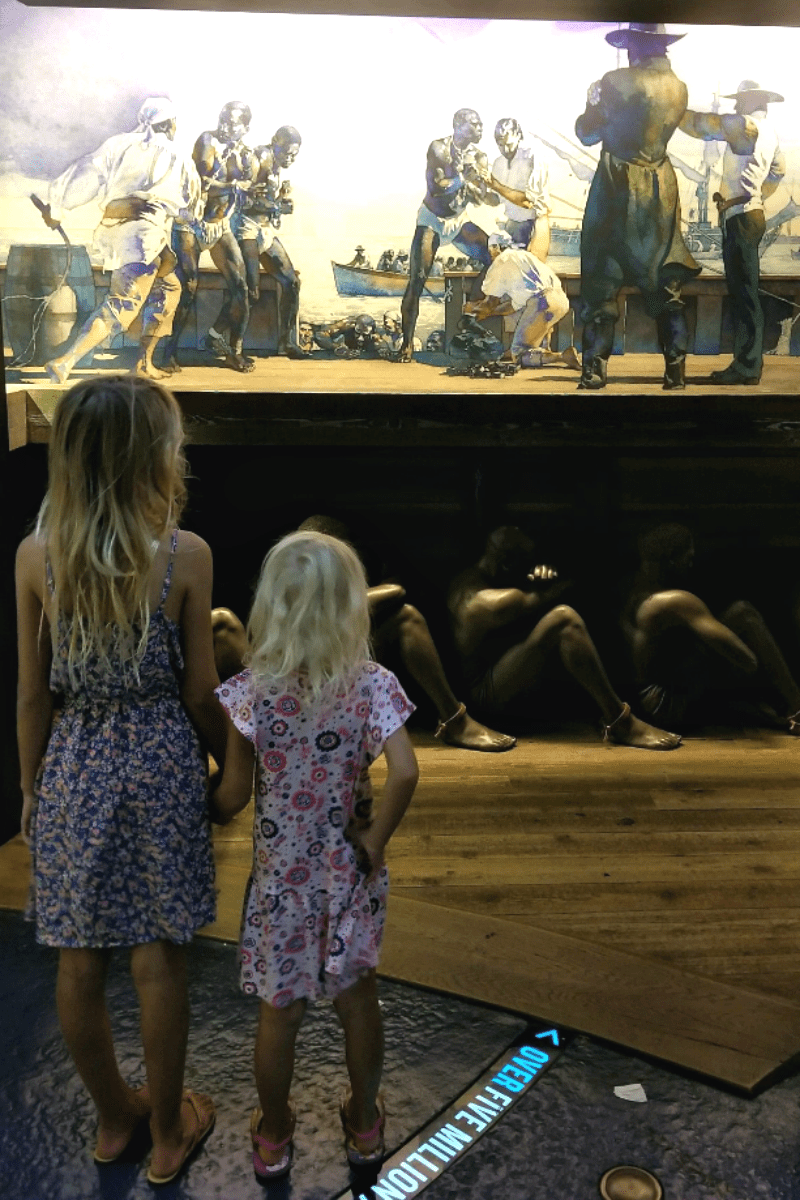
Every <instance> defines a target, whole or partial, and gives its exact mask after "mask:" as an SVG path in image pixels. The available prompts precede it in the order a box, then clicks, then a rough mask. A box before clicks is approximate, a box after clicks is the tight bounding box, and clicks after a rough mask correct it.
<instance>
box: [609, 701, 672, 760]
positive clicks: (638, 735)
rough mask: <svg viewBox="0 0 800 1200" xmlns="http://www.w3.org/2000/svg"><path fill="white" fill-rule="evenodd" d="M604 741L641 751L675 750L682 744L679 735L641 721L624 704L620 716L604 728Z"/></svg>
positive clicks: (628, 706) (627, 705)
mask: <svg viewBox="0 0 800 1200" xmlns="http://www.w3.org/2000/svg"><path fill="white" fill-rule="evenodd" d="M603 739H604V741H607V742H613V743H614V744H615V745H617V746H637V747H638V748H639V749H640V750H675V749H677V747H678V746H680V744H681V735H680V734H679V733H667V732H666V731H665V730H663V729H656V727H655V726H654V725H648V724H647V722H646V721H640V720H639V718H638V717H635V716H634V715H633V713H632V712H631V706H630V705H629V704H623V706H622V712H621V713H620V714H619V716H618V717H616V718H615V719H614V720H613V721H612V722H611V723H610V724H609V725H605V726H604V732H603Z"/></svg>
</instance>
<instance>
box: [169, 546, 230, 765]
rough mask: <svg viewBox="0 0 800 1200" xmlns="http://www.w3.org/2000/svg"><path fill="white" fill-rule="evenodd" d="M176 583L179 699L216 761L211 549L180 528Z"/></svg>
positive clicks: (220, 726) (219, 739) (222, 720)
mask: <svg viewBox="0 0 800 1200" xmlns="http://www.w3.org/2000/svg"><path fill="white" fill-rule="evenodd" d="M175 570H176V576H177V578H176V580H175V582H176V584H179V586H180V587H181V591H182V602H181V611H180V626H181V634H182V638H183V654H184V675H183V683H182V686H181V700H182V701H183V704H184V707H185V708H186V711H187V712H188V713H189V716H190V717H191V718H192V720H193V721H194V723H195V725H196V726H197V728H198V729H199V731H200V733H201V734H202V735H203V736H204V737H205V738H206V739H207V740H208V743H209V745H210V747H211V753H212V754H213V755H214V758H215V759H216V760H217V762H218V763H220V764H222V763H223V762H224V761H225V746H226V716H225V710H224V708H223V707H222V705H221V704H220V702H219V700H218V699H217V697H216V696H215V695H214V688H215V687H217V686H218V685H219V677H218V675H217V668H216V666H215V665H214V638H213V634H212V630H211V588H212V583H213V565H212V559H211V551H210V549H209V547H208V546H207V545H206V543H205V542H204V541H203V540H202V538H199V537H197V536H196V535H195V534H193V533H188V532H186V531H181V533H180V535H179V542H178V553H177V555H176V558H175Z"/></svg>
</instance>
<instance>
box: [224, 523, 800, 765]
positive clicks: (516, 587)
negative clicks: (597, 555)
mask: <svg viewBox="0 0 800 1200" xmlns="http://www.w3.org/2000/svg"><path fill="white" fill-rule="evenodd" d="M300 529H301V530H316V531H317V532H321V533H326V534H328V535H329V536H331V537H337V538H341V539H343V540H345V541H349V542H350V543H351V544H352V545H354V546H355V548H356V549H357V551H358V553H359V554H360V555H361V557H362V560H363V561H364V563H365V568H366V570H367V575H368V577H370V588H369V605H370V613H371V618H372V631H371V644H372V647H373V654H374V656H375V658H376V659H377V660H378V661H379V662H381V663H384V665H388V666H389V667H390V668H391V669H392V670H398V671H399V672H400V674H401V676H402V675H403V673H404V672H405V674H406V676H410V677H411V679H412V681H413V682H414V683H416V685H417V686H418V687H419V688H421V689H422V691H423V692H424V693H425V694H426V695H427V696H428V698H429V700H430V701H431V702H432V704H433V706H434V707H435V709H436V712H437V715H438V725H437V729H436V736H437V737H439V738H441V739H443V740H444V741H445V742H446V743H448V744H449V745H453V746H458V747H462V748H464V749H469V750H478V751H485V752H497V751H504V750H510V749H512V748H513V746H514V745H515V744H516V738H515V737H514V736H513V735H511V734H507V733H500V732H497V731H496V730H495V729H494V728H493V727H492V726H494V725H501V726H502V725H503V724H505V723H506V722H508V723H510V724H512V725H515V724H518V722H519V718H520V716H521V715H522V714H523V713H524V711H525V709H526V706H527V704H528V702H529V701H530V699H531V697H533V698H534V701H535V700H536V699H537V698H538V700H539V701H540V703H541V704H542V705H543V707H544V711H545V713H546V714H548V715H549V714H550V712H551V707H552V703H551V692H552V689H553V688H555V687H557V686H558V679H559V676H561V677H562V678H566V677H569V678H571V679H572V680H573V681H574V683H576V684H577V685H578V686H579V687H580V688H581V689H583V691H584V692H585V693H586V694H587V695H588V696H589V697H590V698H591V700H592V701H593V702H594V704H595V706H596V708H597V711H598V714H599V716H600V719H601V722H602V728H603V736H604V738H605V740H607V741H609V742H611V743H615V744H619V745H627V746H635V747H639V748H641V749H646V750H674V749H675V748H677V747H678V746H679V745H680V743H681V734H682V733H683V732H686V731H687V729H688V728H691V727H693V726H696V725H698V724H706V723H708V722H709V721H711V722H712V723H713V724H719V723H720V722H721V721H722V720H724V719H725V715H726V711H727V712H728V713H729V715H730V716H731V717H734V714H735V715H736V716H735V719H738V720H739V721H740V722H741V720H742V710H745V711H746V712H747V713H748V714H749V716H748V717H747V718H746V719H747V720H748V721H749V722H750V723H766V724H768V725H769V726H771V727H772V728H774V729H776V730H779V731H783V732H785V733H787V734H789V735H793V736H798V735H800V686H798V684H797V683H796V682H795V679H794V677H793V675H792V672H791V669H790V667H789V666H788V664H787V662H786V660H785V658H784V656H783V653H782V651H781V649H780V648H779V646H778V643H777V641H776V639H775V637H774V636H773V634H772V632H771V630H770V629H769V627H768V625H767V623H766V621H765V620H764V618H763V617H762V615H761V614H760V612H759V611H758V610H757V609H756V608H755V607H754V606H753V605H752V604H751V603H749V602H748V601H745V600H739V601H736V602H735V603H727V604H725V605H724V606H723V607H722V608H721V609H720V610H719V611H713V610H712V608H711V607H710V606H709V605H708V604H707V603H705V601H704V600H703V599H701V597H700V596H699V595H697V594H696V593H695V592H692V591H690V590H689V586H690V584H691V575H692V568H693V564H694V553H695V551H694V539H693V535H692V533H691V531H690V530H689V529H687V528H686V527H685V526H682V525H676V524H665V525H659V526H657V527H656V528H654V529H652V530H650V531H648V532H647V533H646V534H644V535H643V536H642V537H641V538H640V539H639V557H640V563H639V569H638V572H637V574H636V576H635V578H634V579H633V581H632V583H631V585H630V587H629V589H628V594H627V597H626V599H625V600H624V601H623V602H622V607H621V612H620V621H621V627H622V631H623V634H624V638H625V641H626V643H627V647H628V651H629V657H630V663H631V667H632V671H631V674H632V675H633V677H634V679H635V686H636V689H637V693H638V694H637V700H636V708H637V710H638V712H639V713H640V714H641V715H640V716H638V715H637V714H636V713H634V712H633V711H632V709H631V706H630V705H629V704H628V703H626V702H624V701H623V700H622V699H621V698H620V696H619V695H618V694H617V692H616V691H615V690H614V687H613V685H612V684H611V682H610V680H609V677H608V675H607V673H606V669H605V666H604V665H603V662H602V659H601V656H600V654H599V652H598V650H597V648H596V647H595V645H594V642H593V641H592V638H591V636H590V634H589V631H588V629H587V627H586V624H585V622H584V620H583V619H582V617H581V616H580V615H579V613H578V612H577V611H576V610H575V609H574V608H573V607H572V606H571V605H570V604H568V603H565V598H568V595H569V593H570V591H571V590H572V589H573V587H574V584H573V582H572V581H571V580H568V579H565V578H563V577H561V576H560V575H559V572H558V570H557V569H556V568H554V567H553V566H551V565H547V564H543V563H540V562H538V561H537V557H538V556H537V552H536V546H535V543H534V541H533V539H532V538H531V537H530V536H529V535H528V534H527V533H526V532H525V531H523V530H522V529H520V528H518V527H517V526H511V525H505V526H500V527H498V528H497V529H495V530H493V531H492V532H491V533H490V534H489V536H488V538H487V540H486V544H485V547H484V550H483V553H482V554H481V556H480V558H479V559H478V561H477V562H476V563H474V564H473V565H472V566H470V567H468V568H467V569H466V570H463V571H461V572H460V573H459V574H458V575H456V577H455V578H454V579H453V580H452V582H451V584H450V586H449V589H448V594H447V607H448V610H449V616H450V625H451V629H452V636H453V643H454V648H455V651H456V655H457V658H458V670H459V673H460V679H461V683H460V687H461V688H463V692H462V695H463V696H464V700H465V701H466V702H464V701H460V700H459V699H458V698H457V695H456V692H455V691H454V690H453V687H452V686H451V682H450V680H449V679H448V676H447V673H446V671H445V668H444V666H443V665H442V660H441V658H440V655H439V652H438V651H437V648H436V645H435V643H434V639H433V637H432V635H431V631H430V628H429V626H428V623H427V621H426V619H425V617H424V616H423V615H422V613H421V612H420V610H419V609H418V608H416V607H415V606H414V605H413V604H411V603H410V602H409V599H408V596H407V591H406V587H405V586H404V584H403V583H402V582H401V581H400V580H399V579H398V578H397V577H396V575H393V574H392V575H390V574H389V569H388V568H387V566H386V564H385V561H384V557H385V556H384V547H383V543H382V540H381V541H379V542H375V541H374V540H373V541H370V539H369V538H368V537H366V538H365V537H364V536H363V532H362V534H359V532H358V531H353V530H352V529H351V528H349V527H348V526H347V525H346V524H345V523H344V522H343V521H341V520H339V519H338V518H336V517H332V516H325V515H315V516H312V517H309V518H308V519H307V520H305V521H304V522H303V523H302V525H301V526H300ZM213 625H214V638H215V652H216V656H217V666H218V670H219V673H220V676H221V677H222V678H227V677H228V676H230V675H233V674H236V673H237V672H238V671H239V670H241V669H242V655H243V654H244V652H245V648H246V638H245V634H244V629H243V627H242V625H241V622H240V621H239V619H238V618H237V617H236V616H235V614H234V613H232V612H231V611H230V610H229V609H216V610H215V611H214V616H213ZM665 727H666V728H665Z"/></svg>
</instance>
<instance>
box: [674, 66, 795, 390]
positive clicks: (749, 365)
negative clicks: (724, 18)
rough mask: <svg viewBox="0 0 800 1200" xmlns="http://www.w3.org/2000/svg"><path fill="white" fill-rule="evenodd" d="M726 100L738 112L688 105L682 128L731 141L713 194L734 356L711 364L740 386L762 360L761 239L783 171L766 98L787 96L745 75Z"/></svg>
mask: <svg viewBox="0 0 800 1200" xmlns="http://www.w3.org/2000/svg"><path fill="white" fill-rule="evenodd" d="M725 99H726V100H735V101H736V111H735V112H733V113H722V114H720V113H698V112H692V111H687V112H686V113H685V114H684V116H683V118H682V120H681V129H682V130H683V131H684V133H688V134H690V135H691V137H696V138H703V139H704V140H705V141H724V142H727V145H726V147H725V157H724V158H723V160H722V182H721V184H720V190H719V191H718V192H716V193H715V195H714V200H715V201H716V204H717V211H718V212H719V220H720V225H721V226H722V256H723V261H724V263H725V278H726V279H727V281H728V294H729V296H730V305H731V316H732V318H733V328H734V342H733V361H732V362H731V363H730V364H729V365H728V366H727V367H725V369H724V370H722V371H712V373H711V382H712V383H717V384H719V383H722V384H732V385H734V386H740V385H742V384H745V385H747V384H757V383H758V382H759V380H760V379H761V369H762V366H763V339H764V314H763V311H762V308H761V298H760V296H759V290H758V281H759V258H758V246H759V242H760V241H761V239H762V237H763V236H764V229H765V225H766V222H765V217H764V200H765V199H766V198H767V197H768V196H771V195H772V193H773V192H774V191H775V189H776V188H777V186H778V184H779V183H780V181H781V179H783V176H784V174H785V166H784V162H783V155H782V154H781V151H780V148H779V146H778V135H777V133H776V132H775V130H774V128H773V127H772V124H771V123H770V121H769V119H768V117H767V105H768V104H774V103H777V102H778V101H781V100H783V96H779V95H778V93H777V92H770V91H767V90H766V89H765V88H762V87H759V85H758V84H757V83H756V82H755V81H754V80H752V79H745V80H743V81H742V82H741V83H740V84H739V87H738V89H737V91H736V92H735V93H734V94H733V95H731V96H726V97H725Z"/></svg>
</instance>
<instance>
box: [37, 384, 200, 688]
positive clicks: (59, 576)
mask: <svg viewBox="0 0 800 1200" xmlns="http://www.w3.org/2000/svg"><path fill="white" fill-rule="evenodd" d="M182 445H183V423H182V419H181V411H180V408H179V407H178V402H177V401H176V399H175V397H174V396H173V395H172V393H171V392H168V391H167V389H166V388H163V387H161V386H160V385H159V384H157V383H154V382H153V381H152V380H146V379H142V378H140V377H138V376H135V375H112V376H106V377H103V378H100V379H90V380H86V381H85V382H82V383H78V384H76V385H75V387H73V388H70V390H69V391H68V392H66V393H65V395H64V396H62V397H61V399H60V401H59V403H58V406H57V408H56V411H55V416H54V418H53V428H52V432H51V436H50V448H49V456H48V464H49V483H48V489H47V494H46V496H45V498H44V502H43V503H42V507H41V509H40V511H39V518H38V522H37V533H38V534H39V536H40V537H41V538H42V539H43V540H44V542H45V543H46V547H47V556H48V561H49V563H50V568H51V570H52V575H53V582H54V596H53V599H54V605H55V612H54V617H53V627H54V628H55V629H57V630H58V634H57V636H58V637H59V638H66V639H67V668H68V671H69V677H70V680H71V682H72V683H73V684H75V682H76V681H77V680H78V679H80V678H84V677H85V673H86V665H87V663H88V662H89V660H90V659H94V660H97V661H99V664H100V667H101V669H103V668H104V669H105V670H107V671H109V672H112V671H114V670H119V668H120V664H121V665H122V669H123V671H125V672H128V671H131V672H132V675H133V677H134V678H136V677H138V668H139V664H140V663H141V660H142V656H143V655H144V651H145V648H146V645H147V631H148V625H149V622H150V606H149V600H148V590H149V578H148V576H149V572H150V568H151V566H152V564H153V559H154V557H155V553H156V550H157V548H158V542H159V541H160V540H161V539H162V538H163V537H164V535H165V534H166V533H167V532H168V531H169V530H170V529H172V528H173V527H174V526H175V525H176V524H177V523H178V521H179V520H180V515H181V512H182V511H183V506H184V503H185V499H186V488H185V485H184V476H185V472H186V463H185V460H184V457H183V452H182Z"/></svg>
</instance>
